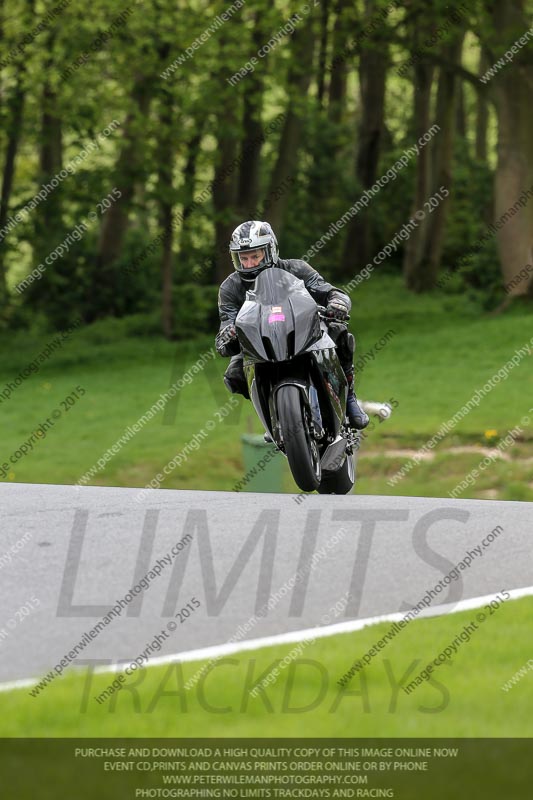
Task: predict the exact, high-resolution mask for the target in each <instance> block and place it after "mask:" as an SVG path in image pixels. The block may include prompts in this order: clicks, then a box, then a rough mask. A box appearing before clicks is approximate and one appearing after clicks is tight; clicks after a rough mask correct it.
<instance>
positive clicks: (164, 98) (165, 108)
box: [157, 46, 174, 339]
mask: <svg viewBox="0 0 533 800" xmlns="http://www.w3.org/2000/svg"><path fill="white" fill-rule="evenodd" d="M169 53H170V48H169V47H167V46H163V47H162V49H161V56H162V58H161V63H166V62H167V60H168V55H169ZM159 95H160V99H159V131H158V147H157V158H158V166H157V179H158V181H157V182H158V192H157V195H158V198H159V224H160V227H161V232H162V234H163V247H162V254H161V321H162V326H163V333H164V335H165V336H166V338H167V339H171V338H172V334H173V331H174V320H173V315H172V288H173V255H172V242H173V239H174V228H173V225H172V209H173V206H174V187H173V173H174V135H173V127H172V124H173V120H174V96H173V93H172V89H168V88H166V85H163V86H161V89H160V92H159Z"/></svg>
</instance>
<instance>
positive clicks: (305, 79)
mask: <svg viewBox="0 0 533 800" xmlns="http://www.w3.org/2000/svg"><path fill="white" fill-rule="evenodd" d="M314 43H315V39H314V24H313V18H312V15H311V14H310V15H309V17H308V19H307V23H306V24H305V26H304V27H302V28H297V29H296V30H295V32H294V33H293V34H292V42H291V66H290V69H289V76H288V79H287V91H288V95H289V102H288V107H287V115H286V118H285V124H284V126H283V130H282V133H281V140H280V144H279V149H278V156H277V160H276V164H275V166H274V169H273V171H272V176H271V179H270V187H269V192H268V195H267V202H266V204H265V210H264V217H265V219H267V220H268V221H269V222H270V224H271V225H272V227H273V228H274V231H276V234H277V236H278V238H279V236H280V235H281V231H282V228H283V223H284V218H285V210H286V208H287V203H288V199H289V192H287V191H283V192H282V191H279V187H281V186H286V185H287V183H288V182H290V180H291V179H292V178H293V177H294V173H295V171H296V166H297V162H298V150H299V147H300V141H301V136H302V129H303V118H304V115H305V113H306V111H307V102H308V100H307V93H308V90H309V84H310V81H311V67H312V64H313V51H314Z"/></svg>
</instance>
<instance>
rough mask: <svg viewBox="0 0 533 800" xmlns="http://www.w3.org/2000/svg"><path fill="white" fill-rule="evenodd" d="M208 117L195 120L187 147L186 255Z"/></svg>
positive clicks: (181, 243) (182, 237)
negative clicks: (198, 168)
mask: <svg viewBox="0 0 533 800" xmlns="http://www.w3.org/2000/svg"><path fill="white" fill-rule="evenodd" d="M206 121H207V117H206V116H205V115H204V116H202V117H195V119H194V122H193V124H194V126H195V127H194V133H193V135H192V136H191V138H190V140H189V143H188V145H187V161H186V162H185V167H184V169H183V187H182V194H183V218H182V221H181V231H180V241H179V251H180V253H185V252H187V251H188V249H189V247H190V243H191V215H192V212H193V211H194V208H195V206H194V204H193V201H194V190H195V185H196V167H197V162H198V156H199V154H200V145H201V144H202V139H203V137H204V128H205V123H206Z"/></svg>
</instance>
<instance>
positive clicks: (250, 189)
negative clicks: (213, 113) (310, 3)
mask: <svg viewBox="0 0 533 800" xmlns="http://www.w3.org/2000/svg"><path fill="white" fill-rule="evenodd" d="M267 33H268V30H267V26H266V24H265V16H264V15H263V14H262V13H260V12H259V13H256V15H255V24H254V30H253V35H252V48H253V54H255V53H256V52H257V51H258V50H260V49H261V47H262V45H264V43H265V41H268V38H269V37H268V35H267ZM265 68H266V63H265V61H264V59H263V61H260V62H259V64H258V65H257V66H256V68H255V69H254V71H253V72H251V73H250V74H249V75H247V76H246V91H245V92H244V111H243V128H244V133H243V139H242V143H241V162H240V166H239V185H238V190H237V193H238V197H237V206H238V213H239V216H240V217H242V219H243V220H244V219H252V218H253V217H254V216H255V215H256V214H257V207H258V204H259V195H260V185H259V177H260V171H259V167H260V157H261V148H262V146H263V125H262V123H261V110H262V107H263V92H264V82H265Z"/></svg>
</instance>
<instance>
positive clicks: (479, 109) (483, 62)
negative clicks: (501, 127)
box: [476, 48, 490, 164]
mask: <svg viewBox="0 0 533 800" xmlns="http://www.w3.org/2000/svg"><path fill="white" fill-rule="evenodd" d="M489 66H490V64H489V62H488V59H487V55H486V53H485V52H484V50H483V48H481V51H480V54H479V74H480V75H484V74H485V72H486V71H487V69H488V68H489ZM488 123H489V106H488V103H487V98H486V96H485V93H484V92H476V158H477V159H479V161H483V163H484V164H486V163H487V128H488Z"/></svg>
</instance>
